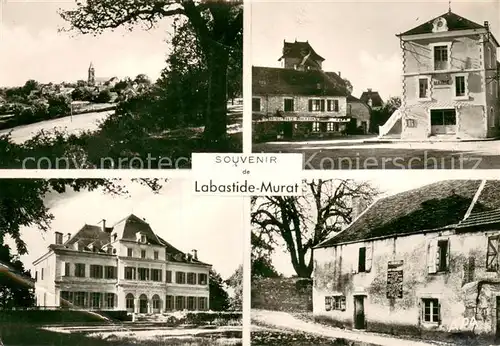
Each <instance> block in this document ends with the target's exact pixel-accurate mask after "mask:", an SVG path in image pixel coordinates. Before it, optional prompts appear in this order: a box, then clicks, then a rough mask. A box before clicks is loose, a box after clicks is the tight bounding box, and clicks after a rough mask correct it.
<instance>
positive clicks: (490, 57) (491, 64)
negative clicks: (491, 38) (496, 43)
mask: <svg viewBox="0 0 500 346" xmlns="http://www.w3.org/2000/svg"><path fill="white" fill-rule="evenodd" d="M492 66H493V54H492V52H491V48H490V47H488V67H489V68H491V67H492Z"/></svg>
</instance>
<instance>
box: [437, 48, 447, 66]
mask: <svg viewBox="0 0 500 346" xmlns="http://www.w3.org/2000/svg"><path fill="white" fill-rule="evenodd" d="M447 69H448V46H434V70H447Z"/></svg>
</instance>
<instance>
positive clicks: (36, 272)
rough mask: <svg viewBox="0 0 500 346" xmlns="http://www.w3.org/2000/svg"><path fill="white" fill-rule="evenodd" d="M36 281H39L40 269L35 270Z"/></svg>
mask: <svg viewBox="0 0 500 346" xmlns="http://www.w3.org/2000/svg"><path fill="white" fill-rule="evenodd" d="M35 281H38V270H37V271H35Z"/></svg>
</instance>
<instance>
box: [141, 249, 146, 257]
mask: <svg viewBox="0 0 500 346" xmlns="http://www.w3.org/2000/svg"><path fill="white" fill-rule="evenodd" d="M141 258H146V250H141Z"/></svg>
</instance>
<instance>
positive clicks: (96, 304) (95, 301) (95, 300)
mask: <svg viewBox="0 0 500 346" xmlns="http://www.w3.org/2000/svg"><path fill="white" fill-rule="evenodd" d="M90 301H91V302H92V308H93V309H99V308H100V307H101V293H99V292H92V293H91V294H90Z"/></svg>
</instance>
